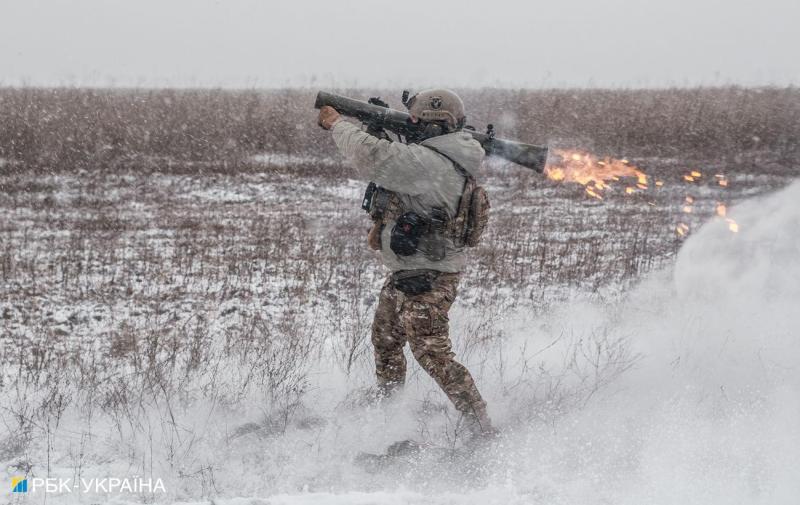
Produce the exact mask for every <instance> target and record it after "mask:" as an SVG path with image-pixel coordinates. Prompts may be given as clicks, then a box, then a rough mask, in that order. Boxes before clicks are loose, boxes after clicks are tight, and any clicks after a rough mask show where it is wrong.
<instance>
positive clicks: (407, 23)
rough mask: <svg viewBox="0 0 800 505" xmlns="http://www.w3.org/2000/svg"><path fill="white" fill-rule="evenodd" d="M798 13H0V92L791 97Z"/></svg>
mask: <svg viewBox="0 0 800 505" xmlns="http://www.w3.org/2000/svg"><path fill="white" fill-rule="evenodd" d="M799 24H800V0H760V1H757V0H658V1H647V0H640V1H633V0H628V1H623V0H551V1H549V2H535V1H527V2H526V1H501V0H494V1H492V0H481V1H473V0H459V1H456V0H445V1H435V0H427V1H420V0H408V1H403V0H391V1H383V0H351V1H345V0H281V1H278V2H272V1H265V0H262V1H256V0H224V1H212V0H70V1H68V0H0V69H2V70H1V71H0V84H5V85H19V84H31V85H54V84H68V85H98V86H105V85H118V86H131V85H135V86H162V85H163V86H224V87H253V86H258V87H274V86H284V85H301V86H315V87H323V86H349V85H362V86H387V85H388V86H391V87H399V86H405V85H408V86H411V87H413V88H419V87H421V86H425V85H446V86H453V87H459V86H469V85H472V86H484V85H502V86H530V87H561V86H578V87H585V86H634V87H656V86H669V85H692V84H710V85H714V84H717V85H719V84H732V83H735V84H745V85H754V84H755V85H758V84H778V85H784V84H800V57H799V55H798V53H799V52H800V51H799V50H800V26H798V25H799Z"/></svg>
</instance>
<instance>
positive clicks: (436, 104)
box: [431, 96, 442, 109]
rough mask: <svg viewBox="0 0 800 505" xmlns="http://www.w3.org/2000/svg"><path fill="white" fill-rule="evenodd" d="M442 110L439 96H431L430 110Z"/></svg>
mask: <svg viewBox="0 0 800 505" xmlns="http://www.w3.org/2000/svg"><path fill="white" fill-rule="evenodd" d="M441 108H442V97H440V96H432V97H431V109H441Z"/></svg>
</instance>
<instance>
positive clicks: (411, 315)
mask: <svg viewBox="0 0 800 505" xmlns="http://www.w3.org/2000/svg"><path fill="white" fill-rule="evenodd" d="M459 278H460V275H459V274H449V273H442V274H440V275H439V276H438V277H437V279H436V280H435V281H434V282H433V288H432V289H431V290H430V291H428V292H426V293H421V294H418V295H414V296H411V295H406V294H404V293H402V292H401V291H398V290H397V289H395V288H394V286H393V285H392V278H391V276H389V278H388V279H387V280H386V282H385V283H384V285H383V289H382V290H381V294H380V299H379V301H378V308H377V310H376V312H375V320H374V322H373V323H372V344H373V346H374V347H375V372H376V375H377V377H378V385H379V387H381V388H382V389H384V390H387V391H391V390H393V389H394V388H397V387H399V386H402V384H403V382H404V381H405V376H406V358H405V355H404V354H403V347H404V346H405V344H406V342H408V344H409V346H410V347H411V352H412V353H413V355H414V358H416V360H417V362H418V363H419V364H420V366H421V367H422V368H423V369H424V370H425V371H426V372H427V373H428V374H429V375H430V376H431V377H432V378H433V379H434V380H435V381H436V382H437V383H438V384H439V387H441V388H442V390H443V391H444V392H445V394H446V395H447V397H448V398H449V399H450V401H451V402H453V404H454V405H455V407H456V409H458V410H459V411H460V412H462V413H464V414H467V415H470V416H472V417H474V418H476V420H478V421H480V423H481V424H483V425H485V426H488V425H489V421H488V417H487V415H486V402H484V401H483V399H482V398H481V395H480V393H479V392H478V388H477V387H476V386H475V381H474V380H473V379H472V376H471V375H470V373H469V371H468V370H467V369H466V368H465V367H464V365H462V364H461V363H459V362H457V361H456V360H455V359H454V357H455V353H453V350H452V344H451V342H450V335H449V332H450V327H449V319H448V317H447V312H448V311H449V310H450V306H451V305H452V304H453V301H454V300H455V298H456V288H457V286H458V281H459Z"/></svg>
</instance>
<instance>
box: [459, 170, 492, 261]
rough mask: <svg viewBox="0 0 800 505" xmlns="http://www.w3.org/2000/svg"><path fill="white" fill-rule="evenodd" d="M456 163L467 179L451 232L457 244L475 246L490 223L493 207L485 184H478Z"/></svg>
mask: <svg viewBox="0 0 800 505" xmlns="http://www.w3.org/2000/svg"><path fill="white" fill-rule="evenodd" d="M454 164H455V162H454ZM455 165H456V168H457V169H458V170H459V172H461V174H462V175H463V176H465V177H466V179H467V180H466V182H465V183H464V191H463V192H462V193H461V199H460V200H459V202H458V210H457V212H456V215H455V216H453V218H452V219H451V220H450V223H449V224H450V230H449V231H450V233H449V234H450V236H451V237H452V238H453V241H454V242H455V243H456V245H458V246H464V245H466V246H467V247H475V246H477V245H478V243H479V242H480V240H481V237H482V236H483V232H484V230H486V226H487V225H488V224H489V209H490V208H491V204H490V203H489V195H488V194H487V193H486V189H485V188H484V187H483V186H478V183H477V181H476V180H475V178H474V177H472V175H470V174H469V173H468V172H467V171H466V170H464V169H463V168H462V167H460V166H459V165H458V164H455Z"/></svg>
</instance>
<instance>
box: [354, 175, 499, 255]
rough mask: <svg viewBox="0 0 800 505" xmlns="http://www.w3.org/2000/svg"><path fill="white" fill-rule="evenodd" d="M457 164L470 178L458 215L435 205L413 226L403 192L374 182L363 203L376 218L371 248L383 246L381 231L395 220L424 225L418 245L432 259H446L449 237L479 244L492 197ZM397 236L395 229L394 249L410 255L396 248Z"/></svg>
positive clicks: (461, 243)
mask: <svg viewBox="0 0 800 505" xmlns="http://www.w3.org/2000/svg"><path fill="white" fill-rule="evenodd" d="M455 166H456V169H457V170H458V171H459V172H460V173H461V175H463V176H464V177H465V179H466V180H465V181H464V189H463V190H462V192H461V198H460V199H459V202H458V206H457V208H456V213H455V215H454V216H449V215H448V213H447V210H446V209H445V208H443V207H433V208H431V209H429V210H428V212H427V215H426V216H418V217H419V218H421V219H419V220H418V222H415V223H414V224H413V225H411V224H410V223H412V220H411V218H409V214H412V213H411V212H410V211H409V209H406V208H405V206H404V205H403V201H402V199H401V198H400V195H398V194H397V193H395V192H394V191H390V190H388V189H385V188H382V187H379V186H377V185H376V184H375V183H374V182H370V183H369V185H368V186H367V190H366V192H365V193H364V200H363V202H362V205H361V207H362V208H363V209H364V210H365V211H367V213H369V216H370V218H371V219H372V221H373V225H372V229H371V230H370V233H369V238H368V242H369V245H370V247H371V248H372V249H375V250H380V249H381V243H380V239H381V232H382V231H383V229H384V228H385V227H386V225H387V224H388V223H389V222H392V221H393V222H395V228H397V227H398V226H401V227H403V226H409V227H411V226H415V227H416V226H419V227H420V229H419V230H418V231H417V232H414V233H417V235H416V237H415V239H416V240H417V242H414V248H415V249H416V250H417V251H420V252H422V253H423V254H425V256H426V257H427V258H428V259H429V260H431V261H441V260H443V259H444V258H445V249H446V243H445V241H444V240H443V239H445V238H446V239H450V240H452V242H453V244H454V245H455V246H456V247H464V246H467V247H475V246H476V245H478V243H479V242H480V238H481V236H482V235H483V232H484V230H485V229H486V225H487V224H488V222H489V209H490V204H489V197H488V195H487V193H486V190H485V189H484V188H483V187H481V186H478V185H477V182H476V181H475V178H474V177H472V175H470V174H469V173H468V172H467V171H466V170H464V169H463V168H461V167H460V166H458V165H457V164H455ZM414 215H415V216H417V215H416V214H414ZM401 231H402V230H401ZM409 232H410V229H409ZM398 234H399V232H398ZM395 238H396V234H395V230H394V229H393V230H392V250H393V251H395V253H397V254H399V255H403V256H405V255H408V254H403V253H398V251H397V250H395V245H396V243H395ZM398 243H402V239H398ZM409 252H410V251H409Z"/></svg>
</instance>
